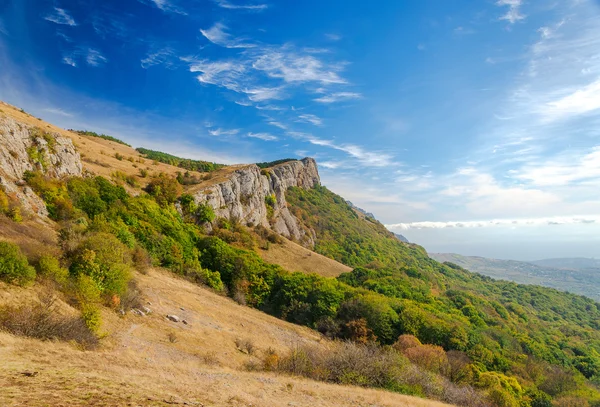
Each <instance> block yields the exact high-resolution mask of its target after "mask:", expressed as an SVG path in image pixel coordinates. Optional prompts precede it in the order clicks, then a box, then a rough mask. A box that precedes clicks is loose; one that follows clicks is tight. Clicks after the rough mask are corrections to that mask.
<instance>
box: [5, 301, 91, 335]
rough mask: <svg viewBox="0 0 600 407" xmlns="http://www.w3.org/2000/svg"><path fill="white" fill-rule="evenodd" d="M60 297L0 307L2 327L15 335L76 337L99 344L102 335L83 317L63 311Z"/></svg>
mask: <svg viewBox="0 0 600 407" xmlns="http://www.w3.org/2000/svg"><path fill="white" fill-rule="evenodd" d="M55 301H56V298H55V297H53V296H46V297H45V298H44V297H42V298H41V299H40V302H39V303H37V304H34V305H24V306H20V307H4V308H0V329H3V330H5V331H7V332H10V333H12V334H13V335H20V336H27V337H31V338H36V339H42V340H62V341H76V342H78V343H80V344H82V345H84V346H86V347H94V346H96V345H97V344H98V338H97V337H96V336H95V335H94V334H93V332H92V331H91V330H90V329H89V328H88V326H87V325H86V323H85V322H84V320H83V319H82V318H79V317H72V316H64V315H61V314H60V313H59V312H58V311H57V310H56V306H55Z"/></svg>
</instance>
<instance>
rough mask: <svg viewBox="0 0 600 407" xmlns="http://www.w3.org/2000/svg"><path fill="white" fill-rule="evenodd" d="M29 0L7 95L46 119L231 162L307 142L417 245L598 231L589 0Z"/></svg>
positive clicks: (599, 38)
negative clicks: (375, 0) (486, 234)
mask: <svg viewBox="0 0 600 407" xmlns="http://www.w3.org/2000/svg"><path fill="white" fill-rule="evenodd" d="M33 3H37V6H38V7H25V5H24V4H21V3H20V2H12V3H10V4H9V5H8V6H7V7H6V8H5V9H4V10H3V15H1V16H0V65H1V66H3V70H2V72H1V73H0V98H1V99H3V100H6V101H7V102H10V103H13V104H16V105H19V106H20V107H23V108H25V109H26V110H29V111H32V112H33V113H35V114H37V115H39V116H41V117H44V118H46V119H48V120H50V121H54V122H56V123H58V124H62V125H64V126H65V127H82V128H88V129H92V130H97V131H102V132H105V133H111V134H114V135H115V136H118V137H121V138H124V139H126V140H127V141H129V142H131V143H133V144H136V145H143V146H147V147H157V146H158V148H159V149H162V150H166V151H168V152H171V153H174V154H180V155H184V156H189V157H196V158H201V159H208V160H213V161H221V162H225V163H235V162H251V161H267V160H273V159H278V158H282V157H290V156H291V157H294V156H297V157H300V156H304V155H311V156H313V157H315V158H317V160H318V161H319V162H320V164H321V170H322V176H323V179H324V183H325V184H326V185H328V186H329V187H330V188H331V189H333V190H334V191H335V192H338V193H340V194H341V195H343V196H344V197H345V198H348V199H350V200H351V201H352V202H355V203H356V204H357V205H359V206H361V207H364V208H366V209H368V210H369V211H371V212H374V213H375V215H376V216H377V217H378V218H379V219H381V220H382V221H383V222H385V223H386V224H388V225H389V227H390V228H392V229H394V228H395V229H398V230H405V231H406V233H409V234H410V233H411V230H417V229H419V230H420V231H421V232H419V238H421V239H424V240H425V241H421V242H420V243H423V244H425V245H427V243H428V242H427V239H428V237H427V236H428V235H427V233H435V231H436V230H440V228H442V229H452V228H454V229H456V228H461V229H481V228H483V229H486V228H489V227H498V226H500V227H510V228H514V229H516V230H519V231H520V233H529V232H528V230H532V229H538V230H539V229H543V228H547V227H550V226H560V225H567V224H568V225H571V226H572V225H576V226H577V227H579V228H580V229H581V231H582V235H581V237H580V239H588V240H589V239H590V238H592V239H594V238H595V239H598V237H597V236H600V234H599V233H598V232H600V226H599V225H600V221H598V216H599V215H600V194H598V193H597V191H598V187H599V186H600V24H598V21H599V18H600V6H599V5H598V4H597V2H595V1H593V0H579V1H562V2H555V3H552V4H548V3H547V2H544V1H542V0H534V1H530V2H524V1H522V0H497V1H495V2H471V1H467V0H460V1H456V2H452V4H449V3H448V4H443V5H439V6H438V7H436V8H435V9H432V8H430V7H427V6H426V4H422V3H421V2H414V4H401V3H404V2H387V3H389V4H379V5H378V6H377V7H374V6H373V7H367V8H366V9H365V7H363V6H361V7H359V5H360V4H362V3H359V2H354V1H350V2H348V1H341V0H332V1H331V2H327V4H323V3H322V2H319V1H317V0H308V1H305V2H289V4H285V5H283V4H281V3H278V2H270V1H248V0H198V1H194V2H188V1H182V0H137V1H134V2H127V3H126V4H123V3H122V2H119V1H117V0H107V1H105V2H103V4H102V5H101V6H99V5H94V6H90V5H86V4H82V3H79V2H75V1H70V0H63V1H60V2H57V3H56V2H55V3H54V4H51V5H50V4H47V2H44V1H42V0H34V2H33ZM16 16H23V17H22V18H15V17H16ZM316 16H318V17H319V18H316ZM456 219H463V220H464V221H462V222H457V221H456ZM481 219H489V220H488V221H481ZM427 231H429V232H427ZM409 237H410V236H409ZM436 249H439V247H438V248H436ZM438 251H439V250H438ZM596 255H600V253H596Z"/></svg>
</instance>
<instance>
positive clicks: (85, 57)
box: [62, 46, 108, 67]
mask: <svg viewBox="0 0 600 407" xmlns="http://www.w3.org/2000/svg"><path fill="white" fill-rule="evenodd" d="M78 61H83V62H85V63H86V64H87V65H89V66H92V67H98V66H100V65H102V64H105V63H107V62H108V58H106V57H105V56H104V55H102V53H101V52H100V51H98V50H97V49H94V48H88V47H84V46H79V47H77V48H76V49H75V50H74V51H72V52H71V53H70V54H66V55H64V56H63V59H62V62H63V63H64V64H67V65H71V66H73V67H77V66H78V65H79V64H78Z"/></svg>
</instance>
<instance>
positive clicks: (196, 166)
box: [136, 148, 225, 172]
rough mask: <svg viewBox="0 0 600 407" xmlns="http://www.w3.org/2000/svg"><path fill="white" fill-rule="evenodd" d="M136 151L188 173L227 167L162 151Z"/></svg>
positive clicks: (144, 149)
mask: <svg viewBox="0 0 600 407" xmlns="http://www.w3.org/2000/svg"><path fill="white" fill-rule="evenodd" d="M136 150H137V151H138V152H139V153H140V154H142V155H143V156H144V157H146V158H147V159H149V160H154V161H158V162H161V163H164V164H169V165H173V166H175V167H179V168H183V169H185V170H188V171H199V172H211V171H216V170H218V169H220V168H223V167H225V165H224V164H217V163H211V162H208V161H200V160H192V159H189V158H181V157H177V156H174V155H171V154H167V153H162V152H160V151H154V150H149V149H147V148H138V149H136Z"/></svg>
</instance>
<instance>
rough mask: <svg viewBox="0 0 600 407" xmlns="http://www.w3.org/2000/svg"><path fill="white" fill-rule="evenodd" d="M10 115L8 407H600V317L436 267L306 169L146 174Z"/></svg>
mask: <svg viewBox="0 0 600 407" xmlns="http://www.w3.org/2000/svg"><path fill="white" fill-rule="evenodd" d="M2 110H3V112H0V137H1V140H4V141H3V143H2V144H0V158H1V159H2V161H0V172H2V174H0V177H1V178H2V189H1V191H2V193H1V194H0V204H1V205H0V212H1V214H0V221H1V225H2V229H1V230H2V235H1V237H2V241H0V280H3V281H5V282H6V284H8V285H4V284H3V285H2V287H1V289H0V292H1V293H2V297H0V327H1V328H0V330H3V331H5V332H7V333H3V334H1V335H2V337H1V338H2V339H0V340H2V343H3V344H4V343H5V342H6V343H7V344H8V345H6V346H8V352H7V353H8V355H9V356H8V360H10V364H7V365H6V366H7V367H6V368H7V369H11V370H9V371H8V373H9V374H10V375H11V376H10V377H11V379H9V380H7V381H6V382H5V383H3V384H7V385H8V386H10V389H11V391H10V393H6V394H7V396H5V397H11V399H9V403H12V404H14V405H35V403H43V402H44V401H43V400H45V399H46V398H47V397H54V394H59V396H58V397H63V400H61V402H63V403H71V404H75V405H77V403H79V404H80V405H81V404H85V403H86V401H85V400H93V402H94V403H96V404H97V405H102V404H103V403H104V404H106V403H114V404H119V403H123V402H124V400H123V397H127V395H128V394H123V393H122V392H118V391H116V385H115V383H117V382H118V383H134V384H135V386H132V387H135V389H134V388H130V391H129V395H130V396H131V397H132V400H131V401H132V402H134V403H140V404H146V405H153V404H154V405H164V404H168V403H172V402H177V403H179V404H184V403H188V404H193V403H200V404H209V405H250V404H252V405H256V404H261V403H262V404H266V405H278V404H277V403H280V404H279V405H286V404H285V402H286V401H287V405H290V403H292V405H293V404H294V403H300V404H299V405H304V404H306V405H344V404H343V403H346V405H357V404H358V405H360V404H366V405H369V404H377V405H402V403H406V404H407V405H423V403H425V404H424V405H435V402H429V401H422V400H418V399H411V398H406V397H404V396H400V395H399V394H400V393H401V394H409V395H417V396H421V397H427V398H429V399H436V400H441V401H446V402H449V403H451V404H455V405H460V406H467V407H471V406H472V407H486V406H499V407H504V406H511V407H512V406H525V407H526V406H531V407H539V406H549V405H550V404H551V401H552V400H553V402H554V403H555V404H556V405H562V406H566V405H570V404H568V403H579V404H573V405H589V403H590V402H592V403H597V402H600V393H599V392H598V389H597V388H596V384H595V383H597V381H598V378H599V377H600V332H599V328H600V304H598V303H596V302H594V301H592V300H590V299H587V298H584V297H580V296H576V295H572V294H566V293H561V292H558V291H556V290H552V289H548V288H542V287H537V286H524V285H518V284H515V283H510V282H506V281H495V280H492V279H490V278H488V277H484V276H481V275H479V274H473V273H471V272H469V271H467V270H465V269H463V268H461V267H460V266H458V265H456V264H452V263H445V264H441V263H438V262H437V261H435V260H433V259H431V258H429V256H428V255H427V253H426V251H425V250H424V249H423V248H422V247H420V246H418V245H415V244H410V243H405V242H401V241H400V240H399V239H398V238H397V237H396V236H394V235H393V234H392V233H390V232H389V231H387V230H386V229H385V227H384V226H383V225H382V224H380V223H379V222H378V221H377V220H375V219H373V218H371V217H367V216H365V215H364V214H362V213H361V212H359V211H357V210H355V209H354V208H353V207H351V206H350V205H349V204H348V203H347V202H346V201H345V200H344V199H343V198H342V197H340V196H338V195H335V194H333V193H332V192H330V191H329V190H328V189H327V188H326V187H324V186H322V185H321V182H320V177H319V174H318V167H317V163H316V162H315V161H314V160H313V159H310V158H305V159H303V160H291V161H290V160H282V161H280V162H275V163H261V166H257V165H240V166H227V167H223V168H218V169H215V170H214V171H211V172H209V173H197V174H196V175H193V174H188V175H187V176H186V175H185V174H182V173H181V168H179V167H173V166H170V165H169V164H164V163H159V162H157V163H156V164H155V163H152V164H151V166H152V167H150V168H154V169H155V170H154V171H152V172H148V173H146V174H144V173H142V172H141V171H140V164H142V165H146V161H144V158H142V157H139V156H137V158H135V157H134V156H131V160H129V159H128V158H126V154H135V150H133V149H132V148H130V147H128V146H126V145H124V144H122V143H119V142H116V141H114V140H106V139H102V138H98V137H95V136H91V137H88V136H82V135H79V134H75V133H72V132H67V131H63V130H57V131H54V130H53V129H54V128H53V127H52V126H50V125H47V124H45V123H43V122H41V121H39V120H37V119H35V118H32V117H30V116H28V115H26V114H25V113H23V112H19V111H17V110H16V109H13V108H11V107H6V106H5V105H3V106H2ZM81 137H83V139H82V138H81ZM104 143H109V144H104ZM12 145H14V146H15V148H16V150H12V149H10V148H7V146H12ZM58 146H60V148H59V147H58ZM99 146H104V147H99ZM108 147H110V148H111V149H114V150H113V151H115V154H114V155H113V156H111V155H108V154H106V153H104V154H99V155H98V156H96V155H93V154H95V153H96V152H97V150H98V149H101V148H104V149H106V148H108ZM104 149H102V150H100V152H101V151H105V150H104ZM81 154H83V160H84V164H83V165H82V163H81V161H80V159H79V157H80V155H81ZM111 160H114V161H116V162H115V163H114V164H115V165H120V167H119V168H120V169H119V170H118V171H115V170H114V168H112V172H108V171H109V167H107V166H106V165H111V164H106V163H109V162H112V161H111ZM198 162H200V161H198ZM203 162H210V160H207V161H203ZM144 168H145V167H144ZM159 169H160V171H159ZM95 170H98V171H99V172H95ZM135 174H138V175H135ZM286 238H287V239H288V240H286ZM295 271H299V272H295ZM334 277H335V278H334ZM198 286H201V287H203V288H199V287H198ZM19 287H23V288H19ZM209 290H210V291H209ZM36 293H37V294H36ZM227 297H229V298H231V299H232V300H234V301H235V302H236V303H237V304H235V303H234V302H232V300H231V299H228V298H227ZM36 298H39V299H36ZM49 299H53V300H52V301H50V300H49ZM148 302H149V303H148ZM17 304H21V305H20V306H17ZM146 307H148V308H150V309H151V310H152V312H151V313H150V314H148V312H147V311H146V310H145V308H146ZM252 308H254V309H252ZM167 315H171V317H170V319H171V321H169V320H168V319H167V318H165V317H166V316H167ZM173 315H176V316H177V317H174V316H173ZM177 320H179V322H174V321H177ZM183 320H185V322H184V321H183ZM138 321H142V322H138ZM284 321H287V322H284ZM238 323H239V326H238V325H237V324H238ZM300 326H305V328H302V327H300ZM309 328H310V329H309ZM215 331H216V332H215ZM8 333H11V334H12V335H15V336H11V335H9V334H8ZM234 336H235V338H234ZM238 336H239V337H238ZM23 337H25V338H23ZM32 338H33V339H32ZM36 338H37V339H36ZM40 339H41V340H48V339H51V340H52V341H50V342H47V341H46V342H42V343H40V342H39V341H38V340H40ZM60 341H62V342H65V343H62V344H60V343H57V342H60ZM231 341H233V346H232V345H231ZM67 343H71V344H70V345H69V344H67ZM387 345H391V346H387ZM34 347H39V348H40V349H46V351H44V352H47V353H45V354H44V353H42V355H46V356H45V357H41V356H40V357H39V358H37V357H34V356H33V355H32V354H31V351H30V349H32V348H34ZM5 348H6V347H5V346H4V345H3V346H2V347H0V351H1V352H4V350H6V349H5ZM270 348H272V349H270ZM78 349H79V350H78ZM28 350H29V353H28ZM77 352H81V354H83V355H85V356H81V354H80V353H77ZM52 355H55V356H56V358H58V359H59V361H57V360H55V359H53V356H52ZM54 365H56V366H58V367H54ZM67 365H72V366H75V369H76V370H75V372H74V371H73V370H72V369H73V367H72V366H71V367H67ZM206 365H210V366H206ZM219 365H221V366H219ZM43 366H53V367H52V368H50V367H46V368H44V370H42V367H43ZM63 367H64V369H63ZM25 369H27V370H25ZM30 369H31V370H30ZM37 369H39V370H37ZM69 369H71V370H69ZM34 372H38V373H34ZM23 373H25V374H23ZM21 376H23V377H21ZM292 376H293V377H292ZM298 377H304V378H305V379H299V378H298ZM207 378H208V379H207ZM215 378H217V380H216V384H214V383H213V382H211V380H213V379H215ZM30 379H31V380H40V381H41V382H36V383H38V384H39V385H40V386H37V388H38V389H39V391H40V393H37V394H34V396H32V397H29V396H28V394H29V393H28V392H27V391H26V390H24V388H25V386H26V383H27V380H30ZM65 379H69V380H71V381H70V382H69V383H71V386H67V387H66V389H65V390H63V391H58V389H59V388H60V386H58V385H57V383H61V381H62V382H64V381H65ZM92 379H98V380H99V383H101V385H100V386H99V387H96V388H91V387H85V385H84V384H82V383H86V382H88V380H89V381H90V382H91V381H92ZM308 379H310V380H313V381H312V382H311V381H307V380H308ZM282 380H285V381H286V382H285V389H282V385H281V383H282ZM288 380H289V381H290V382H289V383H291V385H288V384H287V383H288V382H287V381H288ZM155 381H158V382H160V383H161V384H160V385H159V386H158V385H157V386H154V387H151V383H153V382H155ZM198 381H204V382H203V384H202V385H201V386H200V387H198V384H197V382H198ZM253 381H254V382H258V383H260V384H259V385H258V386H259V389H258V390H254V387H253V386H251V385H250V384H249V383H252V382H253ZM318 382H321V383H318ZM211 383H213V384H214V386H216V387H211V388H209V386H211ZM232 383H241V385H240V386H233V385H232ZM300 383H309V384H307V385H306V386H307V387H304V385H302V384H300ZM323 383H327V384H323ZM335 384H337V385H354V386H360V387H364V388H366V387H374V388H380V389H385V390H388V391H391V392H392V393H377V392H375V391H374V390H365V389H359V388H353V389H352V390H348V388H347V387H343V386H342V387H335V386H334V385H335ZM79 386H84V388H86V389H87V393H85V395H81V392H79V391H78V392H73V391H71V389H74V388H78V387H79ZM202 386H204V387H202ZM309 387H310V390H309V389H308V388H309ZM146 389H149V390H147V391H148V393H149V394H150V399H146V400H145V401H143V400H142V399H141V398H140V397H142V395H143V394H144V393H145V392H146ZM240 391H243V392H244V393H242V394H240ZM277 391H287V392H289V394H290V395H289V397H288V396H287V395H286V396H281V397H280V396H279V395H278V393H277ZM247 392H251V393H250V394H248V393H247ZM394 393H396V394H394ZM347 394H350V395H351V396H350V398H347V397H348V396H346V395H347ZM354 395H356V396H354ZM82 397H83V398H85V400H84V399H82ZM371 397H373V398H371ZM69 398H70V399H69ZM174 400H175V401H174ZM299 400H300V401H299ZM357 400H358V401H357ZM319 403H321V404H319ZM327 403H329V404H327ZM335 403H338V404H335ZM386 403H387V404H386ZM419 403H421V404H419ZM427 403H429V404H427ZM586 403H587V404H586ZM40 405H41V404H40ZM88 405H89V403H88Z"/></svg>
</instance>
